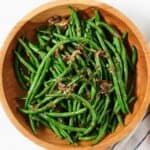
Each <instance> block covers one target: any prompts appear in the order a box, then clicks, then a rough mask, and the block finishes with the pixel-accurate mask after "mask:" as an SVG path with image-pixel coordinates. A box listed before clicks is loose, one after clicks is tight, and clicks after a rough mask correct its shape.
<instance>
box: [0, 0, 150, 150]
mask: <svg viewBox="0 0 150 150" xmlns="http://www.w3.org/2000/svg"><path fill="white" fill-rule="evenodd" d="M101 1H104V2H106V3H108V4H111V5H112V6H114V7H116V8H118V9H119V10H121V11H122V12H123V13H124V14H125V15H126V16H128V17H129V18H130V19H131V20H132V21H133V22H134V23H135V24H136V25H137V26H138V28H139V29H140V30H141V32H142V33H143V35H144V36H145V39H146V40H147V41H149V42H150V1H149V0H101ZM45 2H48V0H1V3H0V47H1V46H2V43H3V41H4V40H5V38H6V36H7V34H8V33H9V32H10V30H11V29H12V27H13V26H14V25H15V24H16V23H17V22H18V21H19V20H20V19H21V18H22V17H23V16H24V15H26V13H28V12H30V11H31V10H32V9H33V8H36V7H37V6H39V5H41V4H43V3H45ZM0 149H1V150H10V149H13V150H20V149H21V150H41V149H42V148H40V147H39V146H37V145H34V144H33V143H32V142H31V141H30V140H28V139H27V138H25V137H24V136H23V135H22V134H21V133H20V132H18V131H17V130H16V128H15V127H14V126H13V125H12V124H11V123H10V121H9V120H8V119H7V116H6V114H5V113H4V111H3V109H2V108H1V106H0ZM143 150H146V149H145V148H144V149H143Z"/></svg>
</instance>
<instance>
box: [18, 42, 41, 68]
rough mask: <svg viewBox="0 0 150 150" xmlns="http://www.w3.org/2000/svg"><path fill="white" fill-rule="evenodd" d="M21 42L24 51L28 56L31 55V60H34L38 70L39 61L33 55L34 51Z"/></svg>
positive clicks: (33, 62)
mask: <svg viewBox="0 0 150 150" xmlns="http://www.w3.org/2000/svg"><path fill="white" fill-rule="evenodd" d="M19 42H20V43H21V45H22V46H23V47H24V49H25V50H26V52H27V54H28V55H29V59H30V58H31V59H32V60H33V61H32V64H33V65H35V66H36V68H38V66H39V61H38V59H37V58H36V56H35V55H34V54H33V53H32V51H31V50H30V48H29V47H28V46H27V44H26V43H25V42H24V41H23V40H22V39H19Z"/></svg>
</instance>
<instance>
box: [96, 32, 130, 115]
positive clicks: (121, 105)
mask: <svg viewBox="0 0 150 150" xmlns="http://www.w3.org/2000/svg"><path fill="white" fill-rule="evenodd" d="M97 37H98V39H99V42H100V44H101V46H102V48H103V49H104V50H105V51H106V50H107V47H106V45H105V43H104V41H103V40H102V38H101V37H100V36H99V34H97ZM106 52H107V51H106ZM107 54H108V63H109V65H110V66H111V67H114V63H113V61H112V60H111V57H110V55H109V53H108V52H107ZM111 73H112V78H113V83H114V87H115V92H116V95H117V99H118V102H119V103H120V107H121V109H122V111H123V113H126V112H127V111H128V110H127V108H125V106H124V104H123V100H122V97H121V93H120V89H119V85H118V81H117V76H116V73H115V72H114V71H112V72H111Z"/></svg>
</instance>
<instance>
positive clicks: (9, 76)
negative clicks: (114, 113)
mask: <svg viewBox="0 0 150 150" xmlns="http://www.w3.org/2000/svg"><path fill="white" fill-rule="evenodd" d="M69 5H72V6H74V7H76V8H79V9H86V8H89V7H97V8H98V9H99V10H100V12H101V14H102V16H103V17H104V19H105V20H106V21H107V22H108V23H109V24H111V25H113V26H115V27H117V28H118V29H119V30H120V31H127V32H128V33H129V42H130V43H132V44H134V45H135V46H136V47H137V49H138V62H137V66H136V89H135V92H136V94H137V97H138V99H137V101H136V102H135V104H134V105H133V110H132V113H131V114H129V115H127V116H126V118H125V126H118V127H117V129H116V131H115V132H114V133H113V134H110V135H108V136H106V137H105V138H104V139H103V140H102V141H101V142H99V144H97V145H94V146H92V145H90V142H85V143H81V144H80V145H79V146H73V145H69V144H68V143H67V142H66V141H65V140H60V139H59V138H58V137H56V135H55V134H53V133H52V132H51V131H50V130H49V129H41V131H39V134H38V135H37V136H35V135H33V133H32V131H31V129H30V127H29V124H28V122H27V121H26V120H25V118H24V117H23V116H22V115H21V114H20V113H19V112H18V110H17V102H16V98H17V97H18V96H19V95H22V94H23V93H24V91H22V90H21V89H20V87H19V85H18V83H17V81H16V77H15V74H14V69H13V63H14V61H13V50H14V49H15V47H16V43H17V39H18V37H19V36H21V35H26V36H27V37H28V38H30V39H32V37H33V36H34V29H35V28H37V27H38V26H40V25H41V24H43V23H45V22H46V21H47V20H48V18H49V17H50V16H53V15H62V16H63V15H67V14H68V13H69V12H68V6H69ZM148 56H149V54H148V46H147V44H146V42H145V41H144V38H143V36H142V35H141V33H140V32H139V31H138V29H137V28H136V26H135V25H133V23H131V21H130V20H129V19H128V18H127V17H125V16H124V15H122V13H120V12H119V11H118V10H116V9H114V8H112V7H110V6H108V5H106V4H103V3H97V2H93V1H90V0H83V1H80V0H66V1H64V0H63V1H59V2H55V3H48V4H45V5H43V6H41V7H39V8H37V9H35V10H34V11H32V12H31V13H30V14H28V15H27V16H25V17H24V18H23V19H22V20H21V21H20V22H19V23H18V24H17V25H16V26H15V27H14V28H13V30H12V31H11V33H10V34H9V35H8V37H7V39H6V41H5V43H4V46H3V48H2V51H1V57H0V70H1V71H0V81H1V86H0V98H1V100H2V104H3V107H4V110H5V111H6V113H7V115H8V117H9V118H10V120H11V121H12V123H13V124H14V125H15V126H16V128H17V129H18V130H20V131H21V132H22V133H23V134H24V135H25V136H26V137H28V138H29V139H30V140H31V141H33V142H35V143H37V144H39V145H41V146H43V147H45V148H48V149H50V150H58V149H59V150H73V149H76V150H81V149H82V150H102V149H106V148H108V147H110V146H112V145H113V144H115V143H117V142H118V141H120V140H121V139H123V138H124V137H126V136H127V135H128V134H129V133H130V132H131V131H132V130H133V129H134V128H135V127H136V125H137V123H138V122H139V121H140V120H141V119H142V117H143V115H144V113H145V112H146V109H147V107H148V104H149V100H150V78H149V77H150V68H148V67H149V66H150V62H149V60H148Z"/></svg>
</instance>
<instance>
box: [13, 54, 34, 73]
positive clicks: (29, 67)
mask: <svg viewBox="0 0 150 150" xmlns="http://www.w3.org/2000/svg"><path fill="white" fill-rule="evenodd" d="M15 54H16V57H17V58H18V60H19V61H20V62H21V63H22V64H23V65H24V66H25V67H26V68H27V69H28V70H29V71H31V72H35V69H34V68H33V67H32V66H31V65H30V64H29V63H27V62H26V61H25V60H24V59H23V58H22V57H21V56H20V54H19V53H18V52H17V51H15Z"/></svg>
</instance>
